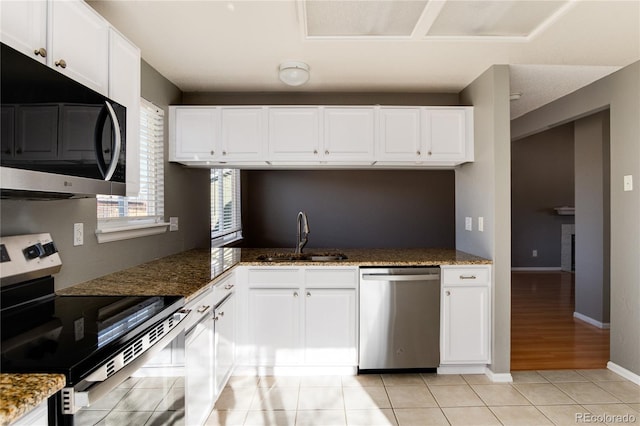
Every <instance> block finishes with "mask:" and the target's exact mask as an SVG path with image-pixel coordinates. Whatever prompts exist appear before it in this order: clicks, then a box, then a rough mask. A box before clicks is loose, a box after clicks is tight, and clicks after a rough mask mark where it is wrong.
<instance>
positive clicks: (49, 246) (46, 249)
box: [42, 241, 58, 256]
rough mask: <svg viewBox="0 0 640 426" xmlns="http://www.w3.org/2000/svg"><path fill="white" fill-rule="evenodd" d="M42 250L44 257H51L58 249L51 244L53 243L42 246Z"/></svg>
mask: <svg viewBox="0 0 640 426" xmlns="http://www.w3.org/2000/svg"><path fill="white" fill-rule="evenodd" d="M42 248H43V249H44V256H51V255H52V254H53V253H57V252H58V248H57V247H56V245H55V244H53V241H50V242H48V243H46V244H43V245H42Z"/></svg>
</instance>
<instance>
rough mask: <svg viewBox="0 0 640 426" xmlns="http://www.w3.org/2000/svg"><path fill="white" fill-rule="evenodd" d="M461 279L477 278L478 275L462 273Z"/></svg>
mask: <svg viewBox="0 0 640 426" xmlns="http://www.w3.org/2000/svg"><path fill="white" fill-rule="evenodd" d="M460 279H461V280H475V279H476V276H475V275H460Z"/></svg>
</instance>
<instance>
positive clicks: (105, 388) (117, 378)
mask: <svg viewBox="0 0 640 426" xmlns="http://www.w3.org/2000/svg"><path fill="white" fill-rule="evenodd" d="M180 314H182V315H184V316H183V317H182V319H181V320H180V322H179V323H178V324H177V325H176V326H175V327H174V328H173V329H171V331H169V332H168V333H167V334H165V335H164V336H163V337H162V338H161V339H160V340H158V341H157V342H156V343H155V344H154V345H153V346H151V347H150V348H149V349H147V350H146V351H145V352H144V353H142V354H140V355H139V356H138V357H137V358H135V359H134V360H133V361H131V363H129V364H127V365H125V366H124V367H122V368H121V369H120V370H118V371H117V372H116V373H115V374H113V375H112V376H109V377H108V378H107V379H105V380H103V381H100V382H93V383H94V384H93V385H91V386H89V387H88V388H86V389H83V390H81V391H78V390H76V389H77V388H80V389H82V387H81V386H82V385H83V384H86V383H90V382H86V381H83V382H80V383H79V384H78V385H77V386H76V388H64V389H63V390H62V394H63V413H64V414H75V413H76V412H77V411H78V410H79V409H80V408H82V407H88V406H90V405H91V404H93V403H95V402H96V401H98V400H99V399H100V398H102V397H103V396H105V395H106V394H107V393H109V392H111V391H112V390H113V389H115V388H116V387H117V386H118V385H120V384H121V383H122V382H124V381H125V380H126V379H127V378H129V377H130V376H131V375H132V374H133V373H134V372H135V371H137V370H138V369H140V368H141V367H142V366H144V365H145V364H146V363H147V361H149V360H150V359H151V358H153V357H154V356H155V355H156V354H158V353H159V352H160V351H161V350H162V349H164V348H165V347H166V346H167V345H168V344H169V343H170V342H171V341H172V340H173V339H175V338H176V337H177V336H178V335H179V334H180V333H182V332H183V331H184V329H185V325H186V323H187V321H185V320H186V319H187V317H188V316H189V315H194V313H193V312H192V311H191V310H182V311H180ZM65 397H67V398H66V399H67V401H68V403H69V404H71V407H68V408H67V407H64V404H65V402H64V400H65Z"/></svg>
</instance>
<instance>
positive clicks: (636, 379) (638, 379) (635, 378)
mask: <svg viewBox="0 0 640 426" xmlns="http://www.w3.org/2000/svg"><path fill="white" fill-rule="evenodd" d="M607 368H608V369H609V370H611V371H613V372H614V373H616V374H619V375H620V376H622V377H624V378H625V379H628V380H631V381H632V382H633V383H635V384H636V385H639V386H640V376H639V375H637V374H636V373H634V372H633V371H629V370H627V369H626V368H624V367H620V366H619V365H618V364H615V363H613V362H611V361H609V362H608V363H607Z"/></svg>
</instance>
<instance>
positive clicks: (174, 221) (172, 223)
mask: <svg viewBox="0 0 640 426" xmlns="http://www.w3.org/2000/svg"><path fill="white" fill-rule="evenodd" d="M177 230H178V218H177V217H170V218H169V232H171V231H177Z"/></svg>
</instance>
